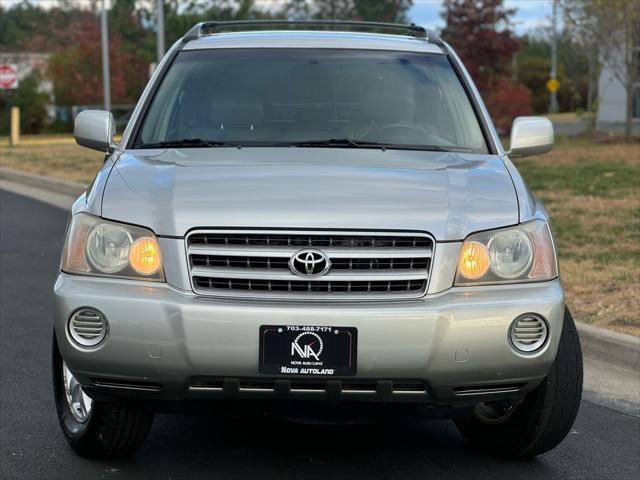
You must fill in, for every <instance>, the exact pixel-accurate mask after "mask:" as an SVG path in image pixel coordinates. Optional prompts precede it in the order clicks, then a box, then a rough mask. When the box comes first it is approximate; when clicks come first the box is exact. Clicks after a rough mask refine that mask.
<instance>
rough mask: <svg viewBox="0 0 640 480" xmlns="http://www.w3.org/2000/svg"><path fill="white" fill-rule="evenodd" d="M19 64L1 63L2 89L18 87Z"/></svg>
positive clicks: (0, 83) (0, 81)
mask: <svg viewBox="0 0 640 480" xmlns="http://www.w3.org/2000/svg"><path fill="white" fill-rule="evenodd" d="M18 84H19V82H18V66H17V65H16V64H14V63H0V90H14V89H16V88H18Z"/></svg>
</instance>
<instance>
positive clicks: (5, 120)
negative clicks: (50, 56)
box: [0, 71, 51, 134]
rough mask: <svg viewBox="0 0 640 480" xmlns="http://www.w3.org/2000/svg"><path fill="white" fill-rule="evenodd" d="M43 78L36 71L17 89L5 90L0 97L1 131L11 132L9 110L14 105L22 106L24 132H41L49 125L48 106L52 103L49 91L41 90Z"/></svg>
mask: <svg viewBox="0 0 640 480" xmlns="http://www.w3.org/2000/svg"><path fill="white" fill-rule="evenodd" d="M41 80H42V79H41V76H40V73H38V72H37V71H34V72H32V73H30V74H29V75H27V76H26V77H25V78H23V79H22V80H20V85H19V86H18V88H17V89H16V90H14V91H12V92H9V91H6V90H5V91H4V93H3V96H2V97H0V110H1V111H2V122H1V124H0V133H2V134H7V133H8V132H9V111H10V107H12V106H13V107H19V108H20V131H21V132H22V133H40V132H41V131H42V130H43V128H44V127H45V126H46V125H47V123H48V120H49V119H48V116H47V106H48V105H49V104H50V103H51V98H50V96H49V94H48V93H46V92H42V91H40V85H41ZM9 96H11V99H10V98H9Z"/></svg>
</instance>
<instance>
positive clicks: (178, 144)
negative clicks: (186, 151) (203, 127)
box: [138, 138, 240, 148]
mask: <svg viewBox="0 0 640 480" xmlns="http://www.w3.org/2000/svg"><path fill="white" fill-rule="evenodd" d="M239 146H240V144H238V143H229V142H218V141H215V140H203V139H202V138H183V139H182V140H165V141H162V142H155V143H143V144H142V145H140V146H139V147H138V148H184V147H194V148H198V147H239Z"/></svg>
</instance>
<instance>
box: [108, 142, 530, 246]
mask: <svg viewBox="0 0 640 480" xmlns="http://www.w3.org/2000/svg"><path fill="white" fill-rule="evenodd" d="M102 216H103V217H104V218H107V219H112V220H117V221H122V222H127V223H132V224H137V225H143V226H146V227H148V228H151V229H152V230H153V231H154V232H155V233H156V234H158V235H167V236H180V237H181V236H184V234H185V233H186V232H187V231H188V230H190V229H192V228H195V227H209V228H223V227H224V228H234V227H241V228H248V227H251V228H253V227H264V228H289V229H298V228H301V229H332V230H333V229H375V230H417V231H427V232H429V233H431V234H432V235H433V236H434V237H435V238H436V239H437V240H439V241H443V240H461V239H464V238H465V237H466V236H467V235H468V234H469V233H471V232H474V231H478V230H484V229H488V228H494V227H500V226H506V225H513V224H515V223H517V222H518V201H517V197H516V193H515V189H514V186H513V182H512V180H511V177H510V176H509V174H508V172H507V170H506V168H505V166H504V164H503V162H502V161H501V160H500V159H499V158H498V157H495V156H493V155H477V154H456V153H440V152H424V151H413V150H412V151H410V150H386V151H382V150H378V149H375V150H374V149H343V148H295V147H289V148H286V147H285V148H242V149H237V148H211V149H209V148H203V149H200V148H191V149H162V150H160V149H158V150H128V151H125V152H124V153H123V154H122V155H121V157H120V158H119V159H118V162H117V163H116V166H115V168H114V169H113V170H112V171H111V174H110V176H109V179H108V181H107V185H106V187H105V191H104V195H103V202H102Z"/></svg>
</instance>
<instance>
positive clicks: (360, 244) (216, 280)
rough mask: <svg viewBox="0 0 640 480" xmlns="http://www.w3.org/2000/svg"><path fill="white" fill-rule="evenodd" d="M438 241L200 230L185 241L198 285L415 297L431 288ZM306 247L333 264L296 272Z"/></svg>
mask: <svg viewBox="0 0 640 480" xmlns="http://www.w3.org/2000/svg"><path fill="white" fill-rule="evenodd" d="M433 247H434V242H433V240H432V238H431V237H430V236H429V235H427V234H416V233H389V232H339V231H326V232H322V231H320V232H308V231H288V232H282V231H260V230H248V231H237V230H227V231H225V230H198V231H194V232H191V233H190V234H188V235H187V238H186V253H187V259H188V262H189V272H190V277H191V281H192V286H193V289H194V291H195V292H196V293H198V294H202V295H214V296H227V297H229V296H232V297H243V298H247V297H249V298H277V299H281V298H287V299H333V298H337V299H348V298H357V299H364V298H376V299H389V300H393V299H399V298H415V297H419V296H422V295H423V294H424V293H425V292H426V288H427V283H428V278H429V273H430V269H431V263H432V262H431V257H432V254H433ZM305 248H311V249H316V250H319V251H321V252H322V253H324V254H325V255H326V256H327V257H328V258H329V259H330V262H331V268H330V269H329V271H328V272H327V273H325V274H324V275H321V276H318V277H305V276H301V275H297V274H296V273H294V272H292V271H291V270H290V268H289V261H290V259H291V257H292V256H294V255H295V254H296V253H298V252H300V251H301V250H303V249H305Z"/></svg>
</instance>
